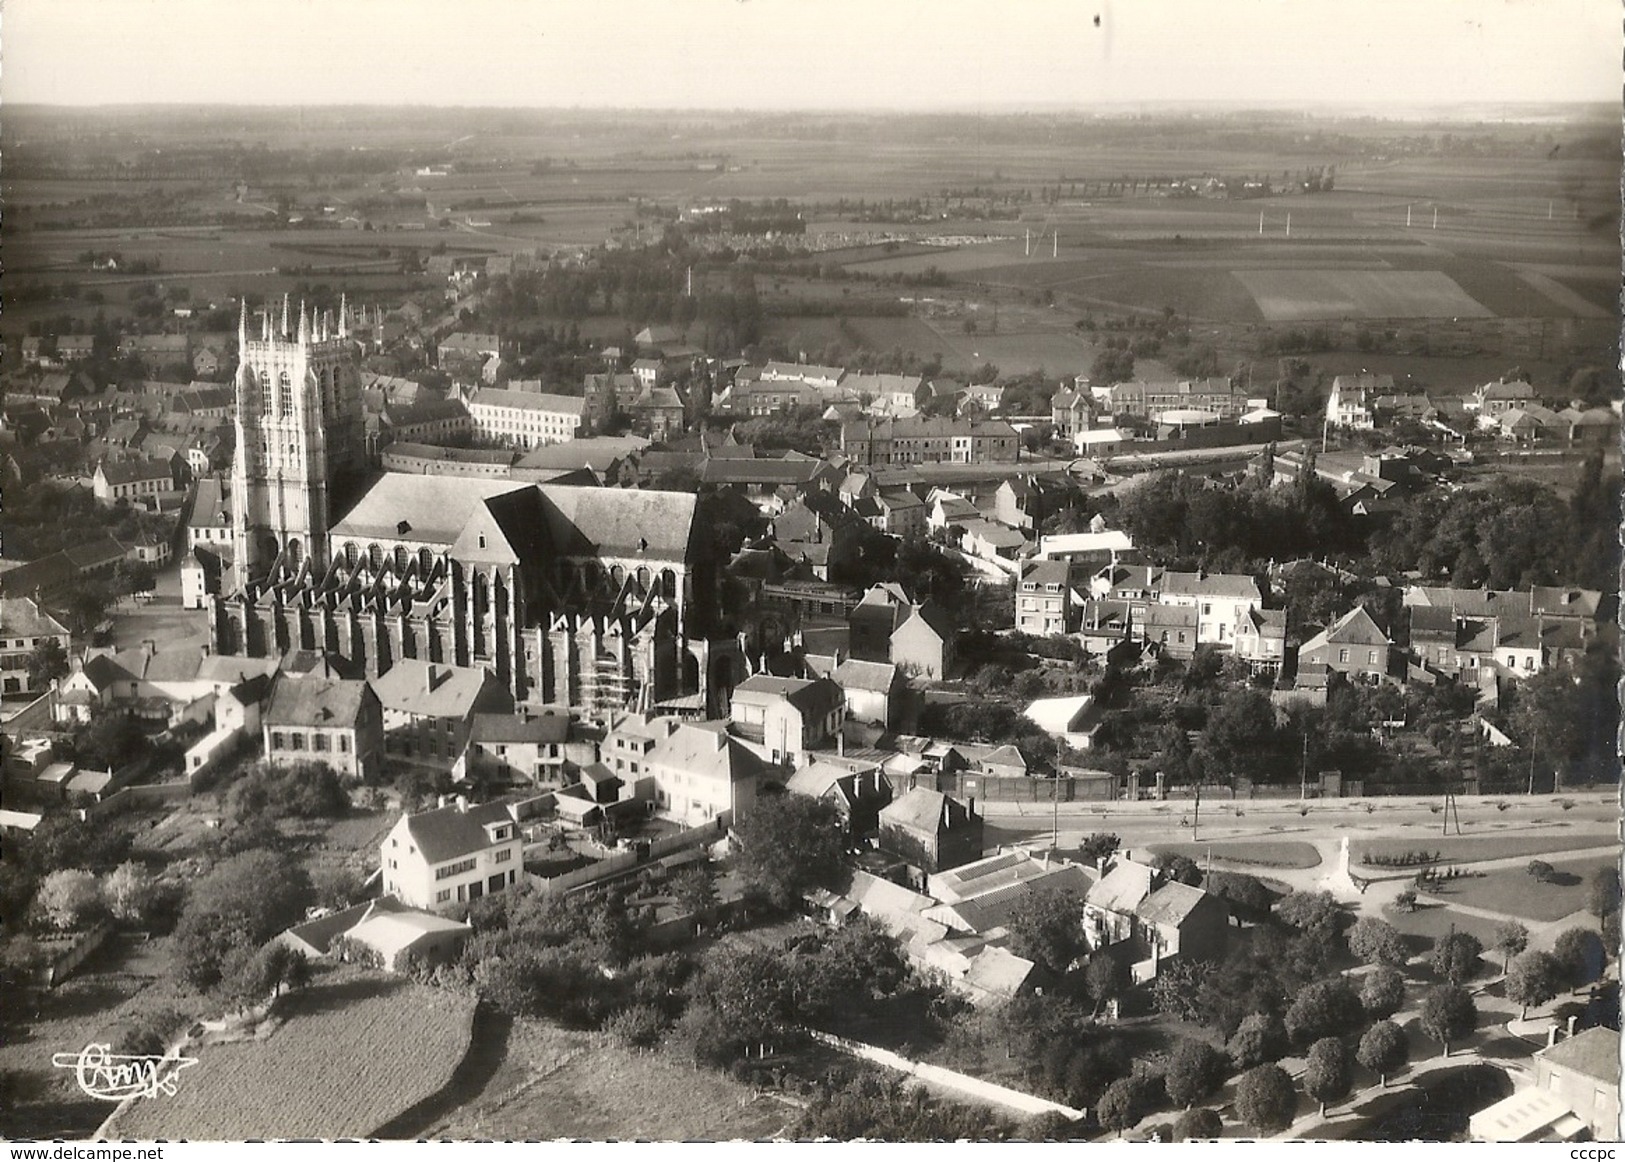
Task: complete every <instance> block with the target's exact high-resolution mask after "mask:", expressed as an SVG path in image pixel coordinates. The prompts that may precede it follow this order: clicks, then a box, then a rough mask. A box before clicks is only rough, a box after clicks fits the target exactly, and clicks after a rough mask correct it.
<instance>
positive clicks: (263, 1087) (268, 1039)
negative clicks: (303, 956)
mask: <svg viewBox="0 0 1625 1162" xmlns="http://www.w3.org/2000/svg"><path fill="white" fill-rule="evenodd" d="M473 1017H474V998H473V997H464V996H456V995H454V994H451V993H447V992H442V991H440V990H436V989H431V988H427V987H425V986H423V985H414V984H410V983H407V982H405V981H401V980H396V979H390V978H386V977H383V976H381V975H375V974H370V973H352V972H346V971H335V972H332V973H330V974H328V975H327V976H326V977H324V978H320V979H319V981H318V983H316V984H314V985H312V986H311V987H310V988H308V989H305V990H303V991H301V992H297V993H294V994H292V995H290V996H288V997H285V998H284V999H283V1000H282V1001H281V1002H280V1008H279V1020H280V1023H276V1024H275V1025H274V1027H273V1028H271V1030H270V1031H269V1033H268V1035H266V1036H264V1037H263V1039H256V1040H250V1041H237V1042H232V1043H226V1044H215V1045H204V1046H203V1047H201V1048H198V1049H195V1050H189V1052H190V1054H191V1055H192V1056H195V1057H196V1058H197V1059H198V1064H197V1065H195V1066H193V1067H191V1068H190V1069H188V1070H186V1071H185V1073H184V1074H183V1075H182V1076H181V1078H180V1084H179V1085H178V1086H177V1089H176V1092H175V1094H174V1096H165V1097H161V1098H156V1099H144V1100H140V1101H137V1102H135V1103H133V1104H132V1105H130V1106H129V1107H127V1108H125V1109H124V1110H122V1111H121V1112H120V1113H119V1114H118V1115H117V1117H116V1119H115V1121H114V1124H113V1125H112V1126H111V1127H110V1133H111V1135H112V1136H114V1137H121V1138H148V1139H150V1138H170V1139H173V1138H185V1139H192V1140H198V1139H202V1140H205V1141H210V1140H215V1141H219V1140H225V1141H234V1140H238V1139H243V1138H362V1137H366V1136H368V1135H369V1134H371V1133H372V1132H373V1131H374V1130H376V1129H377V1128H378V1127H379V1126H382V1125H384V1124H385V1123H386V1122H388V1121H390V1120H391V1119H392V1118H394V1117H395V1116H396V1115H398V1114H400V1113H401V1112H402V1111H403V1110H406V1109H407V1108H409V1107H411V1106H412V1105H414V1104H415V1103H417V1102H418V1101H420V1100H422V1099H423V1098H425V1097H427V1096H429V1095H431V1094H433V1093H435V1092H436V1091H438V1090H439V1089H440V1088H441V1087H442V1086H443V1085H445V1084H446V1082H447V1081H448V1080H449V1079H450V1078H451V1076H452V1074H453V1072H454V1071H455V1070H456V1068H457V1065H458V1063H459V1062H460V1061H462V1059H463V1055H464V1054H465V1053H466V1052H467V1051H468V1045H469V1036H470V1030H471V1027H472V1023H473Z"/></svg>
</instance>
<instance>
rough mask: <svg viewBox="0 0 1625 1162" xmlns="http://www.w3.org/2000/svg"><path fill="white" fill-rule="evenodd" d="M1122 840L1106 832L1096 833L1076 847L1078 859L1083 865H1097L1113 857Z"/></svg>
mask: <svg viewBox="0 0 1625 1162" xmlns="http://www.w3.org/2000/svg"><path fill="white" fill-rule="evenodd" d="M1121 845H1122V840H1120V839H1118V838H1117V836H1115V835H1113V834H1111V833H1110V832H1107V831H1096V832H1095V833H1094V834H1092V835H1090V836H1089V837H1088V838H1087V839H1085V840H1084V841H1083V842H1082V843H1080V844H1079V845H1078V858H1079V859H1081V860H1083V861H1084V862H1085V863H1098V862H1099V861H1101V860H1103V859H1107V858H1109V857H1110V856H1112V855H1114V854H1115V853H1116V851H1117V849H1118V847H1120V846H1121Z"/></svg>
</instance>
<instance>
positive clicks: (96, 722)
mask: <svg viewBox="0 0 1625 1162" xmlns="http://www.w3.org/2000/svg"><path fill="white" fill-rule="evenodd" d="M146 747H147V740H146V736H145V735H143V734H142V733H141V728H140V727H139V726H137V725H136V723H135V720H134V719H132V718H131V717H130V716H129V715H128V714H126V713H124V712H123V711H122V710H103V711H101V712H100V713H98V714H96V715H95V716H94V717H92V718H91V720H90V722H89V723H88V724H86V725H85V726H83V727H81V728H80V729H79V730H78V732H77V733H76V734H75V735H74V739H73V753H74V755H75V756H76V758H77V759H78V761H79V764H80V765H81V766H94V767H101V768H102V769H104V770H114V769H116V768H118V767H121V766H123V765H124V764H126V763H128V762H129V761H130V760H131V759H134V758H136V757H138V756H139V755H140V754H141V753H142V751H144V750H145V749H146Z"/></svg>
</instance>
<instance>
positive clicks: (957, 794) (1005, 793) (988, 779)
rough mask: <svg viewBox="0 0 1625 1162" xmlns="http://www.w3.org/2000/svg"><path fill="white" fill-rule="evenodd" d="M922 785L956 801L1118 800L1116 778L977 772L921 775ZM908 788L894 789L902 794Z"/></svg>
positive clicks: (1045, 801)
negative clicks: (1055, 777)
mask: <svg viewBox="0 0 1625 1162" xmlns="http://www.w3.org/2000/svg"><path fill="white" fill-rule="evenodd" d="M917 785H919V786H923V787H928V788H930V789H931V790H935V791H940V792H942V793H943V794H945V795H952V796H953V797H954V798H956V799H962V800H970V799H973V798H976V799H982V800H984V801H985V802H990V803H1018V802H1019V803H1051V802H1054V801H1055V799H1056V798H1057V797H1059V798H1060V801H1061V802H1063V803H1081V802H1107V801H1110V800H1114V799H1116V798H1118V779H1117V776H1116V775H1112V774H1105V773H1103V774H1100V775H1098V776H1097V775H1063V776H1062V777H1061V778H1059V779H1035V778H1032V777H1030V776H1027V775H983V774H978V773H977V772H975V771H955V772H954V773H953V774H950V775H921V776H920V778H919V781H918V784H917ZM907 789H908V788H907V787H896V786H894V787H893V790H895V791H897V792H898V793H901V792H902V791H905V790H907Z"/></svg>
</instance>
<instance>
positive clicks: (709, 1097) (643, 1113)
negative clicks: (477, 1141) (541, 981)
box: [433, 1020, 801, 1141]
mask: <svg viewBox="0 0 1625 1162" xmlns="http://www.w3.org/2000/svg"><path fill="white" fill-rule="evenodd" d="M800 1116H801V1111H800V1109H799V1108H797V1107H796V1106H794V1105H791V1104H789V1103H786V1102H783V1101H780V1100H778V1099H776V1098H771V1097H756V1096H754V1095H753V1091H752V1090H751V1088H750V1087H749V1086H747V1085H743V1084H741V1083H739V1082H737V1081H735V1080H733V1079H732V1078H730V1077H727V1076H724V1075H722V1074H719V1073H713V1072H711V1071H709V1070H696V1069H694V1068H693V1066H691V1065H688V1064H685V1063H684V1062H681V1061H678V1060H677V1059H675V1058H673V1057H669V1056H666V1055H664V1054H661V1053H659V1052H654V1053H637V1052H634V1051H632V1050H630V1049H625V1048H622V1047H621V1046H619V1045H612V1044H605V1043H603V1038H602V1037H600V1036H598V1035H596V1034H592V1033H579V1032H573V1031H571V1030H567V1029H560V1028H558V1027H556V1026H553V1025H549V1024H547V1023H546V1022H543V1021H531V1020H522V1021H516V1022H515V1023H514V1027H513V1032H512V1034H511V1035H510V1037H509V1041H508V1054H507V1059H506V1060H505V1061H504V1062H503V1064H502V1066H501V1067H500V1068H499V1069H498V1070H497V1071H496V1073H495V1074H494V1075H493V1076H492V1077H491V1079H490V1081H489V1082H488V1083H487V1084H486V1086H485V1087H484V1090H483V1091H482V1092H481V1093H480V1094H479V1095H478V1096H477V1097H475V1098H474V1099H473V1100H471V1101H470V1102H468V1103H467V1104H466V1105H464V1106H463V1107H462V1108H461V1109H458V1110H457V1111H455V1112H454V1113H453V1114H452V1115H451V1116H450V1117H449V1118H448V1119H447V1120H446V1121H445V1122H444V1123H442V1124H441V1125H438V1126H436V1127H435V1128H434V1130H433V1136H435V1137H447V1138H462V1139H467V1138H481V1139H496V1140H498V1141H501V1140H515V1139H531V1140H535V1139H544V1140H546V1139H554V1138H577V1139H583V1138H584V1139H589V1140H599V1141H602V1140H605V1139H620V1140H622V1141H626V1140H630V1139H642V1140H654V1141H727V1140H735V1139H749V1140H759V1139H763V1138H772V1137H776V1136H778V1135H781V1134H784V1133H787V1132H788V1131H789V1129H790V1128H791V1127H792V1126H793V1125H794V1124H795V1122H796V1120H797V1119H798V1118H799V1117H800Z"/></svg>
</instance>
